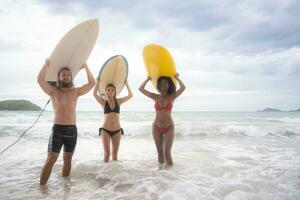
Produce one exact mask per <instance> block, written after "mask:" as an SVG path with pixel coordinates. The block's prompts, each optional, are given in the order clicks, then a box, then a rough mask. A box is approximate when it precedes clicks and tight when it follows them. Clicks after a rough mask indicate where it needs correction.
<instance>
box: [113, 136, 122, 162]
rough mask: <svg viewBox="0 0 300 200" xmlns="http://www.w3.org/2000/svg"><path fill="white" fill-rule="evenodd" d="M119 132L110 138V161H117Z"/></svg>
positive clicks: (119, 140)
mask: <svg viewBox="0 0 300 200" xmlns="http://www.w3.org/2000/svg"><path fill="white" fill-rule="evenodd" d="M121 137H122V135H121V131H119V132H118V133H117V134H115V135H114V136H112V137H111V143H112V159H113V160H115V161H117V160H118V151H119V146H120V142H121Z"/></svg>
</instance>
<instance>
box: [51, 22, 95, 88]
mask: <svg viewBox="0 0 300 200" xmlns="http://www.w3.org/2000/svg"><path fill="white" fill-rule="evenodd" d="M98 32H99V23H98V20H97V19H91V20H88V21H85V22H82V23H80V24H78V25H77V26H75V27H74V28H72V29H71V30H70V31H69V32H67V33H66V34H65V35H64V36H63V38H62V39H61V40H60V41H59V42H58V44H57V45H56V47H55V49H54V50H53V52H52V54H51V56H50V58H49V60H50V63H49V67H48V68H47V71H46V81H48V82H56V81H57V73H58V71H59V69H60V68H62V67H69V68H70V69H71V71H72V76H73V79H74V77H75V76H76V75H77V74H78V72H79V70H80V68H81V66H82V65H83V64H84V63H85V62H86V60H87V59H88V57H89V55H90V53H91V51H92V50H93V47H94V45H95V43H96V40H97V36H98Z"/></svg>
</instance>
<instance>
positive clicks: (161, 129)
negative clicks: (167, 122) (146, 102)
mask: <svg viewBox="0 0 300 200" xmlns="http://www.w3.org/2000/svg"><path fill="white" fill-rule="evenodd" d="M171 127H172V125H171V126H168V127H167V128H161V127H158V126H156V125H155V128H156V129H157V130H158V132H159V133H160V134H166V133H167V132H168V131H169V129H170V128H171Z"/></svg>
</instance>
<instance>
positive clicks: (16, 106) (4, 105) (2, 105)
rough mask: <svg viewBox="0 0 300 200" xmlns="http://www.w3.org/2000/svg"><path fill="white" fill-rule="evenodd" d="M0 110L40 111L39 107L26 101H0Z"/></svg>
mask: <svg viewBox="0 0 300 200" xmlns="http://www.w3.org/2000/svg"><path fill="white" fill-rule="evenodd" d="M0 110H41V107H39V106H37V105H35V104H33V103H31V102H30V101H27V100H23V99H22V100H5V101H0Z"/></svg>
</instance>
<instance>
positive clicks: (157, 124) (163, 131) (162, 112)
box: [139, 74, 185, 167]
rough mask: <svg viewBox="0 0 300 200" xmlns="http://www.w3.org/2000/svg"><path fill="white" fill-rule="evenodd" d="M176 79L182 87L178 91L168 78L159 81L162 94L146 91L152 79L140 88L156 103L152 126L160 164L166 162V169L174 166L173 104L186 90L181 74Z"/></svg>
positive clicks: (159, 90) (158, 84)
mask: <svg viewBox="0 0 300 200" xmlns="http://www.w3.org/2000/svg"><path fill="white" fill-rule="evenodd" d="M175 79H176V80H177V81H178V83H179V86H180V88H179V89H178V90H177V91H176V86H175V85H174V83H173V81H172V79H171V78H170V77H166V76H161V77H159V78H158V79H157V85H156V88H157V90H158V92H159V93H160V94H154V93H152V92H149V91H148V90H146V89H145V86H146V84H147V82H148V81H149V80H151V78H150V77H147V79H146V80H145V81H144V82H143V83H142V85H141V86H140V88H139V90H140V91H141V92H142V93H143V94H144V95H146V96H147V97H149V98H151V99H153V100H154V101H155V104H154V108H155V110H156V117H155V120H154V122H153V125H152V135H153V138H154V141H155V145H156V149H157V154H158V162H159V163H160V164H164V163H165V162H166V167H170V166H172V165H173V161H172V155H171V149H172V144H173V140H174V122H173V119H172V116H171V111H172V108H173V102H174V100H175V99H176V98H177V97H178V96H179V95H181V93H182V92H183V91H184V90H185V86H184V84H183V82H182V81H181V80H180V79H179V74H176V75H175Z"/></svg>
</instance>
